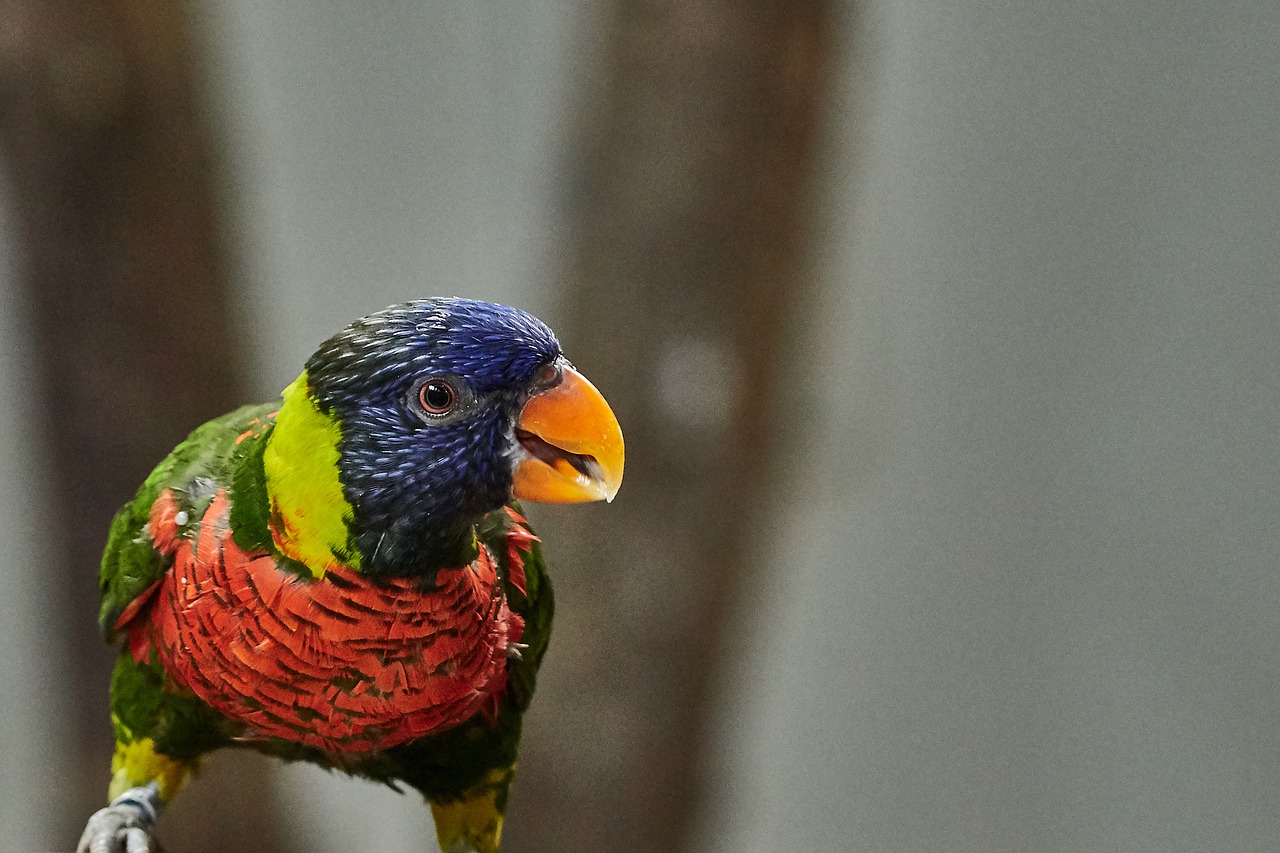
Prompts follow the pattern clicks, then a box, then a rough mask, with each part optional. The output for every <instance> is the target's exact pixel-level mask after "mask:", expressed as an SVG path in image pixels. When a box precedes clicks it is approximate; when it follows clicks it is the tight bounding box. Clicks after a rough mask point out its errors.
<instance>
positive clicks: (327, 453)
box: [262, 372, 360, 577]
mask: <svg viewBox="0 0 1280 853" xmlns="http://www.w3.org/2000/svg"><path fill="white" fill-rule="evenodd" d="M282 396H283V398H284V401H283V403H282V404H281V406H280V414H279V415H277V416H276V425H275V427H274V428H273V429H272V431H271V435H270V437H269V438H268V440H267V447H266V450H265V451H264V452H263V456H262V462H263V467H264V468H265V472H266V476H267V494H268V495H269V496H270V498H271V533H272V536H273V537H274V538H275V542H276V547H277V548H279V549H280V551H281V553H283V554H284V555H285V556H288V557H291V558H293V559H295V560H297V561H298V562H300V563H302V564H304V565H305V566H307V568H309V569H310V570H311V573H312V574H313V575H315V576H316V577H320V576H322V575H323V574H324V573H325V571H327V570H328V569H329V568H331V567H333V566H339V565H346V566H350V567H352V568H356V569H358V568H360V557H359V555H358V554H357V553H355V549H354V547H352V545H351V541H350V538H351V537H350V528H349V526H348V525H349V523H350V522H351V520H352V511H351V505H350V504H349V503H347V500H346V497H345V496H344V495H343V493H342V483H341V481H340V480H339V479H338V442H339V441H340V440H341V438H342V433H341V429H340V428H339V426H338V422H337V421H335V420H334V419H333V418H331V417H329V416H327V415H325V414H324V413H323V412H321V411H320V410H319V409H318V408H316V404H315V402H314V401H313V400H312V399H311V396H310V395H309V394H308V393H307V374H306V373H305V372H304V373H303V374H302V375H301V376H299V377H298V378H297V380H295V381H294V382H293V384H292V385H290V386H289V387H288V388H286V389H284V393H283V395H282Z"/></svg>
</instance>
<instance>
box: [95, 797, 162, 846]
mask: <svg viewBox="0 0 1280 853" xmlns="http://www.w3.org/2000/svg"><path fill="white" fill-rule="evenodd" d="M159 801H160V795H159V789H158V788H157V787H156V784H155V783H154V782H152V783H151V784H150V785H147V786H146V787H144V788H130V789H129V790H128V791H125V792H124V793H123V794H121V795H120V796H118V797H116V798H115V799H114V800H112V801H111V804H110V805H109V806H107V807H106V808H105V809H98V811H96V812H94V813H93V815H92V816H91V817H90V818H89V822H88V824H87V825H86V826H85V828H84V833H83V834H82V835H81V836H80V843H79V844H77V845H76V853H158V851H159V850H160V845H159V843H157V842H156V840H155V838H154V837H152V835H151V831H152V830H153V829H154V828H155V825H156V811H157V806H158V804H159Z"/></svg>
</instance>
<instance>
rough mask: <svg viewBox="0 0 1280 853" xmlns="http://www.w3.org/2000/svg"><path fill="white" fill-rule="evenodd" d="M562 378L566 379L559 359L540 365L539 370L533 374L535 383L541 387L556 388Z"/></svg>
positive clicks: (535, 385) (536, 386) (537, 386)
mask: <svg viewBox="0 0 1280 853" xmlns="http://www.w3.org/2000/svg"><path fill="white" fill-rule="evenodd" d="M562 379H564V371H563V370H562V369H561V367H560V362H559V361H557V362H555V363H553V364H544V365H543V366H542V367H539V368H538V372H537V373H535V374H534V375H533V385H534V387H535V388H540V389H547V388H554V387H555V386H557V385H559V384H560V380H562Z"/></svg>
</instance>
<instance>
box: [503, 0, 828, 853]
mask: <svg viewBox="0 0 1280 853" xmlns="http://www.w3.org/2000/svg"><path fill="white" fill-rule="evenodd" d="M829 16H830V10H829V8H828V4H827V3H826V2H824V0H798V1H797V0H752V2H747V3H737V2H734V3H730V2H716V0H677V1H676V2H662V3H660V2H652V0H625V2H621V3H620V4H619V6H618V8H617V14H616V18H615V20H614V21H613V28H612V29H611V30H610V33H609V37H610V38H611V39H612V41H611V43H610V45H609V47H608V49H607V51H606V53H605V56H604V61H605V62H606V64H607V68H606V69H605V73H606V77H607V79H606V81H605V83H604V91H603V93H602V94H603V102H602V104H601V107H600V111H599V114H598V121H597V122H596V123H595V124H592V125H589V126H588V127H587V128H586V129H587V131H588V134H589V135H588V141H587V148H588V149H589V150H588V151H587V153H586V156H585V158H584V159H585V161H586V170H585V173H584V174H583V176H582V185H581V187H579V195H578V196H577V198H578V202H579V204H580V207H579V208H578V209H577V210H575V211H574V212H573V215H574V221H575V226H576V233H575V238H576V246H577V262H576V265H575V266H574V267H573V269H572V270H571V273H572V276H573V278H572V282H571V284H572V286H571V296H570V297H569V298H570V300H571V306H572V307H571V309H570V311H571V322H570V323H569V324H568V327H567V328H566V329H565V330H564V331H565V334H564V338H565V342H566V344H567V349H568V351H569V353H570V354H571V356H572V357H573V358H574V359H576V360H577V361H578V363H579V364H581V365H583V366H584V367H585V368H587V372H588V373H589V375H590V376H591V377H592V379H593V380H594V381H595V382H596V383H597V384H598V385H599V386H600V387H601V388H602V390H603V391H604V392H605V394H606V396H607V397H608V398H609V399H610V401H611V402H612V403H613V404H614V407H615V409H616V410H617V412H618V415H619V418H620V420H621V422H622V424H623V429H624V432H625V433H626V438H627V475H626V482H625V484H624V485H623V488H622V492H621V495H620V497H619V499H618V501H617V502H616V503H615V504H613V505H612V506H609V507H592V508H580V507H575V508H574V509H573V510H572V512H565V513H564V514H560V513H558V512H557V513H555V518H554V519H553V520H552V521H551V525H550V526H554V527H555V529H556V533H557V535H556V538H555V540H554V541H551V542H549V544H548V550H549V554H550V556H551V558H552V559H553V566H552V569H553V579H554V580H555V583H556V590H557V597H558V607H557V624H556V633H557V636H556V639H555V642H554V643H553V650H552V654H551V658H550V659H549V664H548V666H547V667H546V668H545V669H544V687H543V689H542V690H541V692H540V695H539V701H538V705H537V708H536V716H535V718H534V719H535V721H536V722H535V723H533V724H531V725H530V727H529V728H530V730H531V731H530V733H529V736H528V737H527V739H526V750H525V759H526V760H525V761H524V762H523V769H522V778H521V779H520V782H519V783H518V785H517V791H516V793H515V796H514V797H513V803H512V810H513V815H512V819H511V821H510V824H509V826H510V827H511V829H510V832H509V841H510V844H511V849H513V850H557V851H577V850H582V851H586V850H591V851H595V850H627V851H663V853H669V851H672V850H678V849H681V847H682V846H683V845H685V844H686V843H687V838H686V834H687V829H688V827H689V818H690V817H691V816H692V814H693V811H694V808H695V806H696V803H697V801H698V797H699V796H700V794H701V784H700V783H701V776H700V768H699V764H698V760H699V756H700V750H701V746H702V739H703V735H704V733H705V732H706V730H707V723H708V715H709V714H710V713H711V712H712V709H711V708H709V706H708V703H709V701H710V699H711V698H712V691H711V689H710V688H711V687H712V685H713V684H714V679H715V676H716V672H717V669H718V667H719V666H720V663H721V661H722V660H725V659H726V658H725V656H726V655H732V654H733V649H734V643H733V638H731V637H726V636H725V635H724V633H723V628H724V625H725V616H726V615H727V613H728V612H729V610H730V608H731V607H732V605H733V604H734V602H735V598H736V596H737V595H738V592H739V590H740V588H741V586H742V584H743V581H744V578H745V577H746V576H747V575H748V574H749V573H750V571H751V570H752V567H753V566H752V555H751V553H750V550H749V549H750V547H751V541H752V535H751V534H752V525H753V523H755V521H756V520H757V519H758V517H759V515H758V512H757V507H758V506H759V505H760V502H761V497H762V492H763V491H764V490H766V489H767V487H768V483H769V481H770V451H771V436H772V434H773V432H774V425H775V424H776V423H777V419H778V418H781V417H789V416H790V417H794V416H795V415H794V414H791V415H788V413H786V412H782V411H779V410H778V409H777V408H776V407H775V403H776V402H778V401H780V400H782V399H792V397H791V395H789V394H780V393H779V388H780V387H781V386H782V385H784V384H785V383H786V382H787V381H788V377H787V376H785V375H784V374H783V373H782V371H781V370H780V366H779V365H780V355H781V353H782V352H783V350H784V347H786V346H787V345H788V343H787V336H788V331H789V329H790V328H791V325H792V324H791V322H790V320H791V316H792V307H793V306H794V305H795V304H796V303H797V301H798V300H799V299H800V298H801V295H802V294H801V291H802V290H803V288H804V287H805V281H806V270H805V263H804V259H805V249H806V245H807V239H806V238H807V234H806V226H807V224H808V211H809V200H810V195H811V189H812V187H811V174H812V171H813V170H812V163H813V159H814V156H815V147H816V146H815V143H816V138H817V133H816V131H817V127H818V124H819V121H820V119H821V115H822V106H823V98H824V95H825V90H826V81H827V73H828V65H829V62H830V56H829V53H830V45H829V44H828V41H827V38H828V18H829ZM553 512H554V511H553ZM542 515H543V517H545V515H546V513H545V512H543V513H542Z"/></svg>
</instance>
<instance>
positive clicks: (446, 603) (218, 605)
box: [118, 490, 527, 753]
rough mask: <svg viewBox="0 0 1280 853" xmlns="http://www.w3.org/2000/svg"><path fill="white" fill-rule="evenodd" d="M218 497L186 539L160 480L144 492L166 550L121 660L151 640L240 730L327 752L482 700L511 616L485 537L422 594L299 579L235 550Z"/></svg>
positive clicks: (511, 639)
mask: <svg viewBox="0 0 1280 853" xmlns="http://www.w3.org/2000/svg"><path fill="white" fill-rule="evenodd" d="M228 509H229V502H228V499H227V496H226V494H225V492H219V493H218V495H217V496H216V497H215V499H214V500H213V502H212V503H211V504H210V506H209V508H208V510H206V511H205V513H204V516H203V518H202V519H201V521H200V524H199V525H198V526H196V527H197V529H198V534H197V535H196V541H195V544H194V546H193V545H192V543H191V542H190V541H188V540H187V539H185V538H183V537H182V535H181V533H180V530H179V527H178V524H177V520H176V515H177V512H178V504H177V501H176V499H175V498H174V495H173V494H172V492H170V491H168V490H166V491H165V492H163V493H161V495H160V496H159V498H158V499H157V500H156V502H155V504H154V505H153V507H152V510H151V516H150V522H149V531H150V534H151V538H152V541H153V542H154V543H155V545H156V548H157V549H158V550H161V551H162V552H165V553H171V554H172V555H173V557H174V562H173V566H172V568H170V570H169V571H168V572H167V573H166V574H165V576H164V577H163V579H162V580H161V581H160V582H159V584H158V585H157V586H156V588H155V589H154V590H149V591H148V593H147V594H146V595H144V596H143V597H141V598H140V599H139V601H138V602H137V604H138V605H139V606H138V608H136V609H135V608H129V611H128V612H126V613H124V614H122V615H121V618H120V622H119V623H118V627H122V628H124V627H127V628H128V630H129V634H130V637H129V648H130V650H131V652H132V653H133V656H134V658H135V659H137V660H139V661H141V660H145V659H146V658H148V657H150V652H151V650H152V649H154V650H155V653H156V654H157V656H158V658H159V661H160V664H161V665H162V666H163V667H164V669H165V671H166V672H168V673H169V675H170V677H171V678H172V680H173V681H174V683H175V684H176V685H177V686H179V687H182V688H185V689H187V690H190V691H191V692H192V693H194V694H195V695H196V696H198V697H200V699H202V700H203V701H205V702H207V703H208V704H209V705H211V706H213V707H214V708H215V709H217V710H218V711H220V712H221V713H222V714H224V715H226V716H227V717H229V718H230V719H232V720H235V721H237V722H239V723H242V724H244V725H245V726H246V729H247V730H246V733H245V738H247V739H263V738H270V737H278V738H283V739H285V740H288V741H293V742H297V743H302V744H305V745H307V746H314V747H318V748H320V749H323V750H325V751H327V752H335V753H342V752H346V753H352V752H367V751H370V750H375V749H382V748H387V747H391V746H395V745H396V744H399V743H404V742H406V741H410V740H413V739H416V738H419V737H421V736H423V735H427V734H431V733H434V732H438V731H442V730H444V729H446V728H449V727H450V726H453V725H456V724H458V723H461V722H463V721H464V720H466V719H468V718H470V717H472V716H473V715H475V714H476V713H477V712H481V711H488V710H490V709H492V708H493V707H494V706H495V703H496V697H498V696H499V695H500V694H501V692H502V690H503V689H504V687H505V686H506V663H507V648H508V646H509V645H511V644H514V643H516V642H518V641H519V640H520V634H521V632H522V630H523V627H524V626H523V620H522V619H521V618H520V616H519V615H518V614H516V613H513V612H511V611H510V610H509V609H508V607H507V602H506V597H505V596H504V595H503V592H502V584H501V583H500V582H499V577H498V570H497V566H496V564H495V561H494V559H493V556H492V555H491V554H490V553H489V552H488V550H487V549H486V548H484V547H483V546H481V548H480V554H479V556H478V557H477V559H476V560H475V561H473V562H472V563H471V564H470V565H468V566H463V567H461V568H452V569H442V570H440V571H439V573H438V574H437V576H436V585H435V588H434V589H433V590H431V591H429V592H425V591H423V590H422V589H421V588H420V584H419V583H418V582H417V581H414V580H412V579H399V578H395V579H383V580H379V581H377V582H374V581H371V580H369V579H368V578H365V577H363V576H362V575H360V574H358V573H356V572H354V571H351V570H349V569H331V570H330V571H329V572H327V573H326V575H325V577H324V578H322V579H319V580H312V579H307V578H301V577H298V576H296V575H292V574H289V573H287V572H285V571H283V570H281V569H280V568H279V567H278V566H277V565H276V563H275V561H274V559H273V558H272V557H271V556H269V555H267V554H262V553H247V552H245V551H244V550H242V549H241V548H239V547H238V546H237V545H236V544H235V542H234V541H233V540H232V538H231V534H230V530H229V528H228V524H227V517H228ZM511 545H512V547H513V548H516V547H518V545H526V547H527V543H514V542H513V543H511ZM144 615H145V616H146V617H147V618H138V617H140V616H144Z"/></svg>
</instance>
